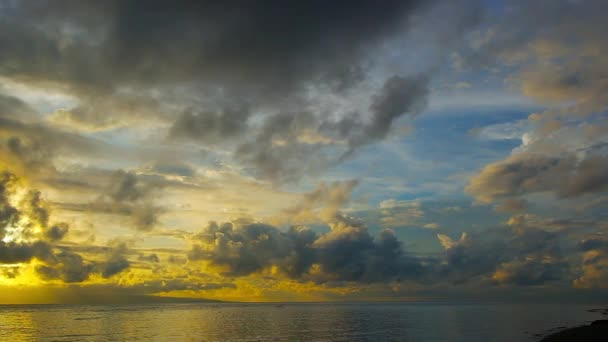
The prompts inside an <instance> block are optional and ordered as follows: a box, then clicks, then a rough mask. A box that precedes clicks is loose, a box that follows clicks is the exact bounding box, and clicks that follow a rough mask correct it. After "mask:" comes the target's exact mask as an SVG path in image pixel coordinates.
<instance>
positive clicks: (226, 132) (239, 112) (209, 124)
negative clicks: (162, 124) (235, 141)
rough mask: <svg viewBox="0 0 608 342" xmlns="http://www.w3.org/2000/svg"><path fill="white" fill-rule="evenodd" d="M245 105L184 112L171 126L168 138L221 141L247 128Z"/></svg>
mask: <svg viewBox="0 0 608 342" xmlns="http://www.w3.org/2000/svg"><path fill="white" fill-rule="evenodd" d="M248 119H249V110H248V108H247V107H244V106H243V107H241V108H224V109H221V110H219V111H218V112H215V113H197V114H195V113H192V110H188V111H186V112H184V113H183V114H182V115H181V116H180V117H179V118H178V119H177V120H176V121H175V122H174V123H173V126H171V129H170V131H169V138H171V139H176V140H177V139H187V140H195V141H196V140H199V141H203V142H205V143H210V144H213V143H216V142H223V141H225V140H227V139H230V138H231V137H234V136H235V135H238V134H241V133H243V132H244V131H245V130H246V129H247V127H248V126H247V120H248Z"/></svg>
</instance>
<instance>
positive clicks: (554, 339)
mask: <svg viewBox="0 0 608 342" xmlns="http://www.w3.org/2000/svg"><path fill="white" fill-rule="evenodd" d="M575 341H576V342H578V341H586V342H595V341H597V342H600V341H601V342H604V341H608V320H606V319H601V320H597V321H594V322H592V323H591V324H589V325H583V326H580V327H576V328H570V329H566V330H562V331H559V332H556V333H554V334H551V335H549V336H546V337H545V338H543V339H542V340H540V342H575Z"/></svg>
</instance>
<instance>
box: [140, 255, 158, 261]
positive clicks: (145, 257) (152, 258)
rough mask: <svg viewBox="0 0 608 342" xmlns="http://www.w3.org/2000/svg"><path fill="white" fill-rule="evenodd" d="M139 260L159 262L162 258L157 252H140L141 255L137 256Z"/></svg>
mask: <svg viewBox="0 0 608 342" xmlns="http://www.w3.org/2000/svg"><path fill="white" fill-rule="evenodd" d="M137 260H139V261H147V262H159V261H160V259H159V258H158V255H156V254H155V253H152V254H148V255H145V254H140V255H139V257H138V258H137Z"/></svg>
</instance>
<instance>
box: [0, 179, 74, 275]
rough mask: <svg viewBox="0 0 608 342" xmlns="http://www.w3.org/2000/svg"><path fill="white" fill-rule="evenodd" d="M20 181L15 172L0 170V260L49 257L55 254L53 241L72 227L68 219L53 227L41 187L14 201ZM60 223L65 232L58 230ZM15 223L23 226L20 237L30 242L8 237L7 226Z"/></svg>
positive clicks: (25, 260)
mask: <svg viewBox="0 0 608 342" xmlns="http://www.w3.org/2000/svg"><path fill="white" fill-rule="evenodd" d="M17 181H18V178H17V177H16V176H15V175H14V174H12V173H9V172H7V171H4V172H1V173H0V263H9V264H10V263H18V262H29V261H30V260H31V259H32V258H38V259H41V260H47V259H49V258H50V257H51V256H52V246H51V244H50V243H51V242H55V241H56V240H60V239H61V238H62V237H63V235H64V234H65V232H67V229H68V227H67V225H66V224H64V223H58V224H57V225H56V226H52V227H49V222H48V221H49V212H48V211H47V209H46V208H45V207H44V204H43V201H42V198H41V194H40V192H39V191H36V190H30V191H28V192H26V193H25V195H24V196H23V198H22V199H21V200H20V201H19V203H16V204H14V203H12V202H14V200H13V196H14V194H15V192H16V189H15V183H16V182H17ZM58 226H60V227H61V228H58V229H59V230H61V232H56V231H55V227H58ZM15 227H19V229H20V231H19V234H20V236H19V237H20V238H21V239H24V240H25V241H27V242H22V241H18V240H17V241H4V240H5V239H6V238H7V237H9V236H7V235H8V234H10V232H9V231H8V230H7V228H15Z"/></svg>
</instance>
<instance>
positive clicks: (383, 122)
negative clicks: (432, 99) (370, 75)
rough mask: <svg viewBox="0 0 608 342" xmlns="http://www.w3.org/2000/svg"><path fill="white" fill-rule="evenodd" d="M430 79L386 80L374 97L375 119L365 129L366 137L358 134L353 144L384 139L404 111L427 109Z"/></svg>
mask: <svg viewBox="0 0 608 342" xmlns="http://www.w3.org/2000/svg"><path fill="white" fill-rule="evenodd" d="M428 82H429V79H428V76H426V75H425V76H418V77H401V76H393V77H391V78H389V79H387V80H386V81H385V83H384V85H383V86H382V89H381V91H380V92H379V93H378V94H377V95H375V96H374V97H373V98H372V104H371V107H370V111H371V113H372V118H371V121H370V123H369V124H367V125H366V126H365V128H364V129H363V130H364V136H365V137H364V138H363V139H364V140H363V141H361V140H360V139H362V138H360V137H355V138H353V139H351V140H352V141H351V145H358V144H362V143H366V142H369V141H374V140H380V139H383V138H384V137H385V136H386V135H387V133H388V131H389V129H390V128H391V124H392V123H393V121H395V120H396V119H397V118H399V117H400V116H402V115H404V114H410V115H414V114H417V113H418V112H420V111H421V110H422V109H424V106H426V100H427V96H428V93H429V89H428Z"/></svg>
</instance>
